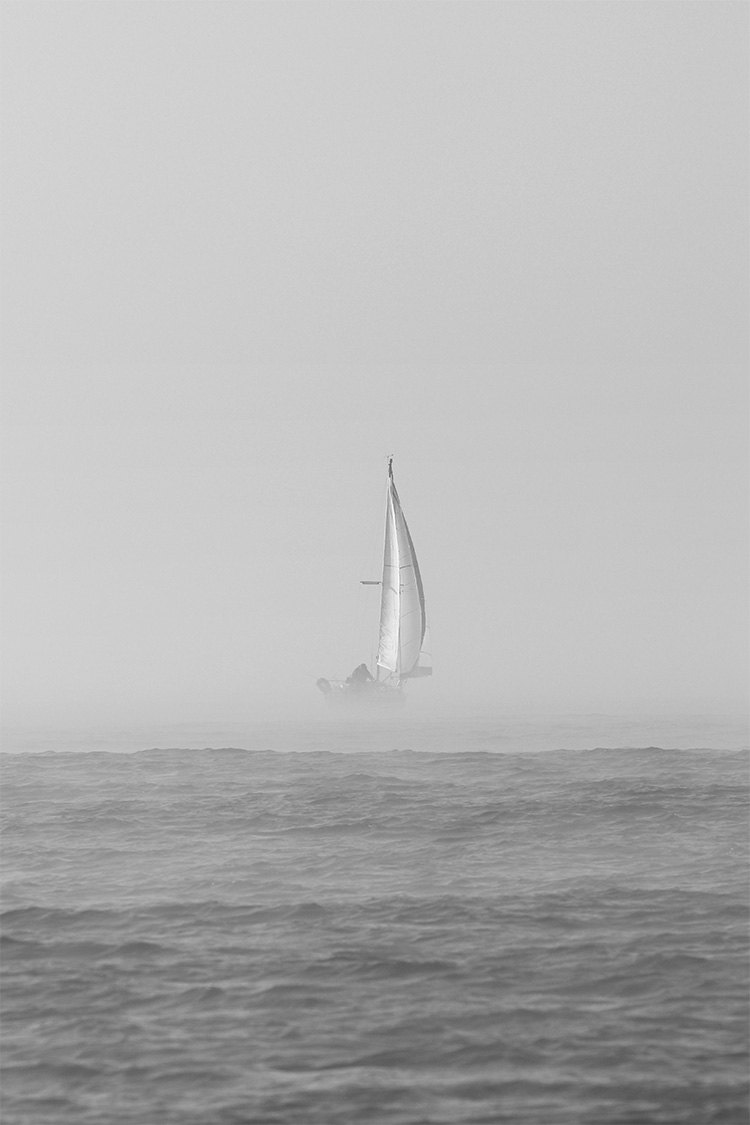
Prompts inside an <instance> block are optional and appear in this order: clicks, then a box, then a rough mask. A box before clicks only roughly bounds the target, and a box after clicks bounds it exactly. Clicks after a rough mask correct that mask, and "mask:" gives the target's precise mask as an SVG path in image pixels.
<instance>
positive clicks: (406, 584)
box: [377, 458, 431, 680]
mask: <svg viewBox="0 0 750 1125" xmlns="http://www.w3.org/2000/svg"><path fill="white" fill-rule="evenodd" d="M426 625H427V622H426V618H425V609H424V590H423V588H422V577H421V575H420V573H419V566H418V564H417V556H416V554H415V551H414V544H413V542H412V538H411V535H410V534H409V528H408V526H407V523H406V520H405V518H404V513H403V509H402V508H401V501H400V500H399V498H398V492H397V491H396V485H395V484H394V481H393V459H392V458H391V460H390V461H389V462H388V499H387V502H386V511H385V551H384V557H383V583H382V588H381V600H380V639H379V643H378V656H377V665H378V675H380V669H381V668H382V669H383V670H384V671H385V672H387V673H390V674H391V675H392V676H395V677H397V678H398V679H399V680H403V679H407V678H408V677H409V676H420V675H429V674H430V672H431V669H430V668H428V667H425V666H424V662H423V665H422V666H421V667H420V666H419V657H420V654H421V653H422V644H423V641H424V635H425V628H426Z"/></svg>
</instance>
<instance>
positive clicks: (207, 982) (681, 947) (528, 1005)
mask: <svg viewBox="0 0 750 1125" xmlns="http://www.w3.org/2000/svg"><path fill="white" fill-rule="evenodd" d="M645 725H647V724H643V723H642V724H641V726H640V727H638V725H637V724H634V723H633V722H632V721H631V724H630V727H629V728H628V725H627V724H626V723H624V721H623V720H618V721H615V720H612V719H611V718H609V719H608V718H607V717H603V716H599V717H596V716H588V717H581V716H569V717H567V718H566V719H565V718H558V720H557V721H556V722H555V723H554V724H549V723H548V726H547V729H546V730H545V729H544V724H543V723H542V721H541V720H535V721H530V720H528V719H527V720H525V721H522V720H520V719H518V718H517V719H516V720H514V721H510V720H508V719H506V720H505V721H504V722H498V721H497V720H494V721H493V720H475V721H473V722H464V723H458V722H454V723H452V724H450V723H444V724H438V723H427V722H418V721H416V720H415V719H413V718H412V719H409V718H408V717H404V718H403V719H399V720H398V721H396V720H389V721H388V722H386V723H382V724H376V723H372V722H369V723H355V722H352V721H343V722H333V721H331V719H330V718H329V717H325V718H321V719H320V720H319V721H318V722H317V723H314V724H302V723H297V724H291V723H290V724H267V725H265V726H262V725H260V726H258V725H256V726H255V727H251V726H248V725H246V726H245V727H244V733H243V732H242V731H241V730H240V728H239V727H237V726H235V727H234V728H231V727H229V728H224V731H223V733H226V734H229V733H233V734H235V735H242V737H238V738H236V739H233V740H231V741H230V742H229V743H228V744H225V745H224V748H222V746H221V745H218V744H216V745H212V738H211V737H210V736H211V735H215V734H218V733H222V732H221V731H220V730H219V729H218V728H213V730H212V729H211V728H209V727H203V728H202V729H201V728H199V729H195V728H192V730H188V729H187V728H184V729H183V730H182V735H183V739H182V741H183V742H184V743H185V745H184V746H182V747H180V742H179V740H178V739H177V738H176V737H169V738H168V740H167V741H166V742H162V740H161V737H155V738H152V739H149V738H146V744H145V745H143V744H142V745H141V746H140V748H139V747H138V746H137V741H138V739H139V738H141V739H143V737H144V735H145V733H146V732H141V733H134V732H133V731H132V730H130V731H127V730H124V731H123V730H121V731H112V730H110V731H109V732H104V731H100V732H98V733H97V734H93V735H92V734H91V733H89V734H88V735H87V736H83V735H82V734H81V733H80V732H79V733H78V735H77V736H76V735H73V734H71V732H68V733H67V734H64V733H62V732H61V733H60V734H59V735H58V750H62V751H65V752H53V751H52V750H51V747H52V746H53V745H54V741H55V737H54V734H53V733H51V732H49V731H48V732H47V734H46V736H45V738H46V741H45V740H43V739H41V738H40V737H39V736H38V735H37V736H33V735H32V734H30V733H29V732H27V734H26V739H27V741H26V744H25V745H22V743H21V741H20V739H19V736H18V734H17V735H16V740H15V742H12V743H11V744H10V745H8V749H9V750H15V753H8V754H6V755H5V756H4V758H3V790H2V801H3V831H4V841H5V842H4V850H3V915H2V924H3V938H2V941H3V951H4V956H3V972H4V988H3V1016H4V1018H3V1022H2V1035H3V1046H4V1060H5V1075H4V1081H3V1086H2V1099H3V1121H4V1122H7V1125H22V1123H25V1122H28V1121H34V1123H35V1125H68V1123H70V1125H73V1122H76V1123H77V1122H91V1123H92V1125H93V1123H96V1125H101V1123H105V1122H106V1123H108V1125H109V1123H111V1125H120V1123H122V1125H125V1123H135V1122H144V1121H152V1120H159V1121H163V1122H174V1123H175V1125H178V1123H179V1125H191V1123H195V1125H199V1123H201V1125H205V1123H217V1125H223V1123H227V1125H236V1123H239V1122H247V1123H250V1122H252V1123H257V1125H261V1123H263V1125H265V1123H267V1122H276V1123H279V1125H303V1123H304V1125H308V1123H309V1125H312V1123H320V1125H334V1123H341V1125H349V1123H350V1122H352V1121H373V1122H376V1123H378V1125H416V1123H417V1122H420V1123H426V1122H434V1123H439V1122H440V1123H442V1122H444V1123H446V1125H452V1123H454V1122H455V1123H457V1122H467V1123H468V1122H472V1123H479V1122H501V1121H507V1122H513V1123H515V1122H528V1123H529V1125H567V1123H569V1125H581V1123H588V1125H608V1123H611V1125H621V1123H622V1122H625V1121H628V1122H644V1123H645V1122H649V1123H657V1122H659V1123H661V1122H665V1123H674V1125H676V1123H681V1125H706V1123H707V1122H732V1123H737V1125H739V1123H740V1122H744V1121H745V1120H746V1114H747V1005H746V994H747V917H748V904H747V888H748V878H747V877H748V857H747V809H748V785H747V781H748V763H747V753H746V751H743V750H742V749H741V748H740V747H741V746H742V744H743V741H745V743H746V733H745V732H744V731H743V730H742V727H741V725H739V724H734V725H731V724H727V723H721V722H718V721H717V720H712V721H710V722H709V721H708V720H703V722H702V725H701V724H698V723H696V721H695V720H693V721H692V724H691V723H690V722H685V723H683V724H682V727H680V726H679V725H677V724H675V723H674V722H673V723H672V725H671V727H670V725H669V724H668V723H666V722H665V724H664V726H663V727H662V728H661V729H659V728H658V726H654V727H652V733H653V734H659V735H664V736H665V737H664V739H663V742H664V745H662V746H658V745H656V744H655V743H656V742H657V741H662V740H661V739H658V740H657V739H655V738H654V739H648V740H647V741H648V746H646V747H643V746H642V747H641V748H638V746H637V744H636V743H635V740H634V739H633V738H632V737H630V738H628V739H627V745H626V746H625V747H624V748H617V742H616V741H613V742H612V745H610V747H609V748H600V749H597V748H596V746H597V743H599V742H600V741H602V740H601V739H600V738H599V737H598V736H599V735H602V734H609V736H610V737H611V736H614V735H616V734H617V733H618V732H619V733H620V734H625V735H628V734H629V735H631V736H633V735H636V734H641V733H643V732H644V728H645ZM150 733H151V734H152V735H154V734H158V735H160V736H161V735H165V734H166V735H169V736H177V735H178V734H179V729H178V728H175V727H173V728H171V730H163V731H158V732H157V731H151V732H150ZM709 733H713V735H714V738H713V742H714V743H715V745H714V746H710V745H706V741H707V740H706V737H705V736H706V735H707V734H709ZM186 735H187V737H185V736H186ZM700 744H703V748H693V749H688V748H687V747H688V746H689V745H692V746H693V747H698V746H699V745H700ZM170 746H171V747H172V748H169V747H170ZM33 751H35V752H33Z"/></svg>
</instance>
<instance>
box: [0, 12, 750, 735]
mask: <svg viewBox="0 0 750 1125" xmlns="http://www.w3.org/2000/svg"><path fill="white" fill-rule="evenodd" d="M3 9H4V10H3V13H2V17H3V23H4V36H3V40H4V46H3V80H4V102H3V105H4V108H3V134H4V137H3V153H2V155H3V193H4V208H3V211H4V215H3V221H4V230H3V261H4V296H3V314H4V347H3V358H4V412H3V425H4V446H3V448H4V461H5V469H4V477H5V495H4V567H3V573H4V637H5V640H4V677H3V678H4V693H5V711H6V715H7V716H8V718H9V719H11V720H13V721H24V720H29V721H30V720H32V719H33V720H38V719H40V718H42V717H44V718H47V717H49V718H56V717H65V718H75V719H76V720H78V719H85V718H87V717H91V718H96V719H97V720H100V719H101V718H106V717H111V718H116V719H118V720H119V719H143V718H148V717H150V716H154V718H158V719H169V720H172V719H174V720H183V719H196V720H200V719H211V720H213V719H217V718H226V719H228V718H243V719H244V718H251V717H252V716H253V715H255V714H261V713H262V714H263V715H266V714H270V713H279V714H283V713H286V712H287V711H288V712H289V713H293V714H300V713H303V712H304V710H305V709H306V708H308V709H309V710H314V709H317V708H318V707H319V706H320V702H319V700H318V697H317V692H316V691H315V687H314V682H315V680H316V679H317V677H318V676H321V675H325V676H334V675H336V674H344V675H345V674H347V673H348V672H349V671H350V670H351V667H352V666H353V665H354V664H355V663H359V661H360V660H363V659H366V660H369V659H370V657H371V647H372V646H371V636H372V634H373V633H374V629H375V616H376V602H377V592H375V591H374V590H373V589H371V590H367V589H366V588H362V587H360V586H359V585H358V582H359V579H360V578H365V577H377V573H378V571H379V568H380V560H379V557H378V556H379V552H380V536H381V523H382V502H383V500H384V492H385V468H386V460H385V458H386V455H387V454H388V453H393V454H395V471H396V480H397V484H398V486H399V491H400V493H401V499H402V501H403V504H404V509H405V512H406V515H407V518H408V519H409V522H410V525H411V529H412V533H413V536H414V539H415V543H416V548H417V552H418V555H419V557H420V562H421V565H422V570H423V577H424V582H425V590H426V595H427V608H428V617H429V618H430V622H431V630H432V647H433V655H434V662H435V677H434V679H433V682H432V683H428V682H422V683H418V684H415V685H413V688H412V693H411V694H412V696H413V697H415V699H414V700H413V702H414V705H415V706H416V707H430V706H431V707H434V708H436V709H438V710H439V709H441V708H442V709H450V708H452V707H455V708H460V707H467V706H480V707H483V708H486V709H493V708H494V709H497V710H506V709H521V708H532V709H533V708H542V707H556V708H563V709H567V710H577V709H584V710H586V709H594V710H604V709H612V708H615V709H616V708H627V707H641V706H649V707H665V708H672V709H682V710H685V709H689V710H691V711H697V710H700V709H703V708H709V709H711V708H736V707H737V706H740V705H741V704H742V702H743V700H744V699H745V696H746V691H747V686H746V685H747V645H746V633H747V567H746V547H747V534H748V529H747V442H746V416H747V415H746V411H747V389H746V388H747V383H746V369H747V310H746V305H747V293H748V288H747V233H748V232H747V225H748V224H747V210H748V208H747V192H748V174H747V173H748V160H747V155H748V145H747V126H748V121H747V97H746V89H747V78H748V75H747V50H746V43H747V23H748V9H747V7H746V5H744V4H740V3H721V2H712V3H696V4H693V3H650V4H645V3H633V4H630V3H607V4H597V3H566V2H563V3H554V4H546V3H534V4H527V3H518V4H517V3H481V4H475V3H473V2H470V0H469V2H461V3H459V2H453V3H431V4H426V3H416V4H412V3H409V2H404V3H399V4H393V3H358V4H344V3H335V4H328V3H317V2H312V3H303V4H295V3H284V4H261V3H257V4H256V3H252V4H250V3H240V4H234V3H212V2H203V3H194V4H191V3H151V2H148V0H145V2H141V3H135V2H133V3H124V4H121V3H116V2H114V3H107V4H93V3H67V2H65V3H59V2H55V3H53V4H45V3H34V4H27V3H19V4H14V3H6V4H4V5H3ZM417 696H419V697H420V700H419V702H418V703H417V702H416V697H417Z"/></svg>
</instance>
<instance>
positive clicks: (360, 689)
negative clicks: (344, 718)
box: [318, 680, 406, 711]
mask: <svg viewBox="0 0 750 1125" xmlns="http://www.w3.org/2000/svg"><path fill="white" fill-rule="evenodd" d="M318 688H319V689H320V690H321V691H322V692H323V695H324V696H325V700H326V703H327V704H328V706H329V707H334V708H336V709H339V708H344V709H354V710H358V709H363V710H371V709H372V710H378V711H379V710H383V709H385V710H394V709H396V708H399V707H403V705H404V703H405V702H406V696H405V695H404V693H403V691H402V690H401V688H398V687H390V686H388V685H387V684H383V683H378V682H377V681H376V680H373V681H371V682H369V683H366V684H347V683H339V682H335V681H334V682H333V683H331V682H330V681H329V680H318Z"/></svg>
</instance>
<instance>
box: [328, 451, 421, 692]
mask: <svg viewBox="0 0 750 1125" xmlns="http://www.w3.org/2000/svg"><path fill="white" fill-rule="evenodd" d="M362 585H363V586H380V630H379V635H378V653H377V657H376V662H375V675H374V676H373V675H372V673H371V672H370V670H369V668H368V667H367V665H366V664H360V665H359V667H358V668H355V669H354V671H353V672H352V674H351V676H349V677H348V678H347V679H346V680H326V679H322V678H321V679H319V680H318V681H317V686H318V688H319V689H320V691H322V692H323V694H324V695H325V696H326V698H327V700H328V702H329V703H330V704H332V705H338V704H349V703H352V704H374V705H376V706H394V705H396V706H398V705H399V704H401V703H403V701H404V692H403V688H404V684H405V683H406V681H407V680H410V679H414V678H416V677H418V676H431V675H432V661H431V659H430V657H429V654H428V653H427V652H426V651H425V632H426V629H427V616H426V613H425V601H424V587H423V586H422V575H421V574H420V572H419V564H418V562H417V555H416V551H415V550H414V543H413V541H412V537H411V533H410V531H409V527H408V524H407V522H406V517H405V516H404V511H403V508H402V507H401V501H400V500H399V496H398V492H397V491H396V485H395V482H394V480H393V458H392V457H389V458H388V492H387V495H386V506H385V535H384V545H383V577H382V579H380V580H363V581H362Z"/></svg>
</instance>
